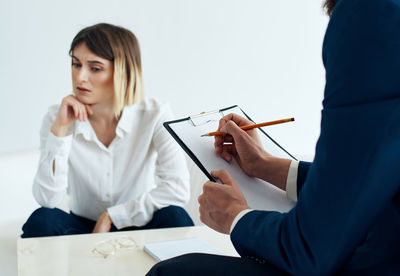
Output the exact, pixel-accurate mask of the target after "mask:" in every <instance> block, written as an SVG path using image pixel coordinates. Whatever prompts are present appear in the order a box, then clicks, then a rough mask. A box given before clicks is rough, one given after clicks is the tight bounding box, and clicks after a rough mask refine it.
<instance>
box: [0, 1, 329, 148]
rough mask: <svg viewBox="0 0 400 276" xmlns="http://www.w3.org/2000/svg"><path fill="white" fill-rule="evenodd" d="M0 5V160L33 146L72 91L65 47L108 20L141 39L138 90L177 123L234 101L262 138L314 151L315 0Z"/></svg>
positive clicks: (318, 96)
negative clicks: (265, 125)
mask: <svg viewBox="0 0 400 276" xmlns="http://www.w3.org/2000/svg"><path fill="white" fill-rule="evenodd" d="M0 1H1V7H0V33H1V43H0V52H1V57H2V58H1V65H0V84H1V105H0V106H1V108H0V120H1V121H0V126H1V132H0V153H1V152H3V153H4V152H11V151H16V150H24V149H31V148H37V147H38V145H39V135H38V132H39V128H40V124H41V120H42V117H43V115H44V114H45V112H46V111H47V108H48V106H50V105H52V104H54V103H59V102H60V101H61V99H62V97H63V96H65V95H67V94H69V93H70V92H71V80H70V58H69V56H68V50H69V44H70V42H71V40H72V38H73V37H74V35H75V34H76V33H77V32H78V31H79V30H80V29H82V28H83V27H86V26H88V25H92V24H95V23H99V22H108V23H113V24H117V25H121V26H123V27H126V28H129V29H131V30H132V31H133V32H134V33H135V34H136V35H137V37H138V39H139V41H140V44H141V49H142V60H143V71H144V82H145V93H146V95H147V96H150V97H156V98H158V99H160V100H162V101H168V102H170V104H171V106H172V108H173V110H174V112H175V114H176V116H177V117H182V116H188V115H190V114H195V113H199V112H201V111H209V110H214V109H217V108H222V107H226V106H229V105H233V104H239V105H240V106H241V107H242V108H243V109H244V110H245V111H247V112H248V114H249V115H250V116H252V117H253V119H255V120H256V121H267V120H274V119H280V118H284V117H291V116H293V117H295V118H296V122H295V123H291V124H290V125H289V124H286V125H280V126H274V127H270V128H269V129H268V131H269V133H270V134H271V135H272V136H273V137H274V138H276V139H277V140H278V141H279V142H280V143H281V144H282V145H283V146H284V147H286V148H287V149H288V150H289V151H290V152H293V153H298V154H310V153H313V152H314V147H315V142H316V139H317V137H318V134H319V121H320V109H321V100H322V95H323V86H324V71H323V66H322V61H321V46H322V40H323V34H324V31H325V28H326V24H327V20H328V19H327V18H326V16H325V15H324V14H323V12H322V9H321V1H315V0H304V1H298V0H247V1H245V0H201V1H200V0H197V1H194V0H146V1H144V0H142V1H140V0H127V1H122V0H121V1H116V0H115V1H106V0H93V1H83V0H79V1H78V0H69V1H54V0H41V1H29V0H19V1H5V0H0Z"/></svg>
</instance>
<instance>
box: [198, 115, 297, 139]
mask: <svg viewBox="0 0 400 276" xmlns="http://www.w3.org/2000/svg"><path fill="white" fill-rule="evenodd" d="M293 121H294V118H288V119H282V120H276V121H271V122H265V123H260V124H254V125H248V126H242V127H240V128H241V129H243V130H249V129H253V128H259V127H265V126H272V125H277V124H283V123H288V122H293ZM225 134H226V133H225V132H222V131H214V132H210V133H206V134H203V135H201V137H203V136H216V135H225Z"/></svg>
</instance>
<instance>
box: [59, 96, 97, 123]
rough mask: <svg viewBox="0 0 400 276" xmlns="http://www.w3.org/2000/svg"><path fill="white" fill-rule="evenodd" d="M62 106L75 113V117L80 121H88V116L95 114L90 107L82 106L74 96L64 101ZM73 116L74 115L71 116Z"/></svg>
mask: <svg viewBox="0 0 400 276" xmlns="http://www.w3.org/2000/svg"><path fill="white" fill-rule="evenodd" d="M62 105H64V106H65V107H66V108H67V109H70V110H71V111H72V112H73V117H74V118H75V119H76V120H79V121H86V120H87V119H88V115H92V114H93V110H92V108H91V107H90V106H89V105H86V104H82V103H81V102H80V101H78V100H77V99H76V97H75V96H74V95H69V96H67V97H65V98H64V99H63V102H62ZM71 115H72V114H71Z"/></svg>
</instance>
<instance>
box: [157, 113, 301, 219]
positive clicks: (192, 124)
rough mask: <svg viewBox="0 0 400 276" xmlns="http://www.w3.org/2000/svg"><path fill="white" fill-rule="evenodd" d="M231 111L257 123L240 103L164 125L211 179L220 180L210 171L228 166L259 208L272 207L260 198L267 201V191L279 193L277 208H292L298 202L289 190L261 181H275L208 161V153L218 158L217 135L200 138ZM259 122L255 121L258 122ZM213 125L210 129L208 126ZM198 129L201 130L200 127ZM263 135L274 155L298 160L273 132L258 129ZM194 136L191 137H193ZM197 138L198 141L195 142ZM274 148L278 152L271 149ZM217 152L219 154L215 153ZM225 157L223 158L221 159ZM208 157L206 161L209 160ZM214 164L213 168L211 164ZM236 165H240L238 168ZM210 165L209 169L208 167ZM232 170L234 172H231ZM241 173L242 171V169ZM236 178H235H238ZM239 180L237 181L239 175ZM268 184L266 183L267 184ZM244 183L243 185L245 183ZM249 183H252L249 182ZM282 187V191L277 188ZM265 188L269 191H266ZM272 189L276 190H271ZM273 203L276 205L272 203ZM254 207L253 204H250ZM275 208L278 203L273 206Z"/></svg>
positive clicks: (246, 194)
mask: <svg viewBox="0 0 400 276" xmlns="http://www.w3.org/2000/svg"><path fill="white" fill-rule="evenodd" d="M229 113H237V114H238V115H241V116H242V117H246V118H247V119H248V120H250V121H252V122H254V121H253V120H252V119H251V118H250V116H249V115H247V113H246V112H244V111H243V110H242V109H241V108H240V107H239V106H238V105H234V106H230V107H226V108H222V109H219V110H215V111H210V112H202V113H200V114H198V115H193V116H189V117H186V118H183V119H178V120H173V121H168V122H164V124H163V125H164V127H165V128H166V130H167V131H168V132H169V133H170V134H171V136H172V137H173V138H174V139H175V140H176V142H177V143H178V144H179V145H180V146H181V147H182V149H183V150H184V151H185V152H186V154H187V155H188V156H189V157H190V158H191V159H192V160H193V162H194V163H195V164H196V165H197V166H198V167H199V168H200V170H201V171H202V172H203V173H204V174H205V175H206V176H207V178H208V179H209V180H211V181H216V180H215V179H214V178H213V177H212V176H211V174H210V171H211V170H219V169H222V168H221V166H228V167H226V168H224V169H227V170H228V172H230V173H231V175H232V176H233V174H232V173H237V174H238V175H239V176H240V177H239V179H241V180H242V182H244V183H239V186H240V187H241V189H242V191H243V193H244V194H245V197H246V199H247V200H248V203H249V204H250V203H251V202H249V198H250V199H251V200H253V205H255V207H256V208H257V207H258V209H268V208H269V209H271V208H270V207H271V206H268V204H260V201H263V199H264V198H263V197H262V196H260V195H257V193H259V194H265V196H266V197H268V193H277V195H276V196H271V197H272V199H271V200H273V201H276V202H277V204H276V206H278V207H277V208H276V210H277V211H288V210H289V209H290V208H291V207H293V205H294V203H293V202H292V201H290V200H288V199H287V198H286V195H285V193H282V191H281V190H279V189H278V188H276V187H275V186H273V187H265V188H262V189H261V188H260V187H259V186H260V183H261V182H262V183H261V185H266V186H268V185H269V186H272V185H271V184H269V183H267V182H264V181H262V180H258V179H257V180H255V179H253V178H250V177H249V176H247V175H245V174H244V172H242V171H241V169H240V168H238V165H237V164H233V165H232V166H231V165H224V164H225V163H226V162H225V161H223V162H222V161H220V162H221V163H219V164H218V165H215V167H213V164H206V163H208V160H207V157H206V158H205V157H204V156H210V157H211V158H210V160H214V161H216V159H217V158H216V157H215V156H212V154H215V150H214V149H213V144H214V138H213V137H202V138H200V136H201V134H204V133H208V132H211V131H215V130H216V129H217V127H218V124H217V123H218V122H219V119H220V118H222V117H223V116H224V115H227V114H229ZM254 123H255V122H254ZM208 127H209V128H208ZM197 128H198V129H197ZM191 131H193V134H188V135H187V133H188V132H191ZM258 131H259V134H260V138H261V140H262V141H264V142H265V143H267V145H268V148H266V150H267V151H269V152H270V153H271V154H273V155H275V156H278V157H285V158H289V159H293V160H297V159H296V158H295V157H294V156H293V155H292V154H290V153H289V152H288V151H287V150H285V149H284V148H283V147H282V146H281V145H279V144H278V142H276V140H274V139H273V138H272V137H271V136H270V135H268V134H267V133H266V132H265V131H264V130H263V129H261V128H259V129H258ZM190 135H191V136H190ZM192 140H196V141H194V142H193V141H192ZM199 143H203V146H204V150H203V148H202V145H199ZM271 149H273V150H274V151H275V154H274V152H271ZM215 155H216V154H215ZM219 159H220V160H222V159H221V158H219ZM205 160H206V161H205ZM218 162H219V161H218ZM210 166H211V167H210ZM234 166H236V167H235V168H234ZM207 167H208V169H207ZM230 170H231V171H230ZM239 170H240V171H241V172H238V171H239ZM234 178H235V177H234ZM235 180H237V179H236V178H235ZM255 181H258V182H257V183H256V184H254V183H247V182H255ZM265 183H266V184H265ZM241 184H242V186H241ZM247 184H248V185H247ZM276 189H278V190H279V191H275V190H276ZM264 190H265V191H264ZM271 191H272V192H271ZM272 205H273V204H272ZM250 206H251V207H253V206H252V205H251V204H250ZM272 207H273V208H272V209H274V207H275V206H272Z"/></svg>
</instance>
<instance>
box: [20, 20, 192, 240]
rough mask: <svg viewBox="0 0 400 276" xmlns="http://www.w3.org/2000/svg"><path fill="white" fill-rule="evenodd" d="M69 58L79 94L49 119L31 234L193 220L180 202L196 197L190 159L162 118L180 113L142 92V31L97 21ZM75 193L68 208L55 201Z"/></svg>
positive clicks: (85, 31)
mask: <svg viewBox="0 0 400 276" xmlns="http://www.w3.org/2000/svg"><path fill="white" fill-rule="evenodd" d="M70 56H71V58H72V83H73V91H74V94H73V95H69V96H67V97H65V98H64V99H63V100H62V102H61V105H59V106H53V107H50V109H49V112H48V113H47V115H46V116H45V118H44V120H43V124H42V127H41V131H40V138H41V139H40V141H41V146H40V150H41V157H40V161H39V168H38V171H37V174H36V177H35V180H34V183H33V195H34V197H35V199H36V201H37V202H38V203H39V204H40V205H41V206H43V207H41V208H39V209H37V210H36V211H35V212H34V213H33V214H32V215H31V216H30V217H29V219H28V221H27V222H26V223H25V224H24V226H23V235H22V237H24V238H25V237H39V236H53V235H67V234H83V233H91V232H108V231H115V230H121V229H123V230H128V229H132V230H133V229H149V228H161V227H178V226H191V225H193V222H192V220H191V219H190V217H189V216H188V214H187V213H186V212H185V211H184V210H183V208H182V207H178V206H182V205H184V204H185V203H186V202H187V200H188V199H189V195H190V193H189V175H188V172H187V168H186V164H185V160H184V157H183V155H182V153H181V152H180V149H179V148H178V146H177V145H176V143H175V142H174V141H173V140H172V138H171V137H170V136H169V135H168V133H167V132H166V131H165V130H164V128H163V126H162V123H163V122H164V121H167V120H169V119H171V112H170V110H169V108H168V106H166V105H164V104H160V103H159V102H157V101H155V100H144V99H143V89H142V75H141V74H142V73H141V59H140V50H139V44H138V41H137V39H136V37H135V36H134V35H133V33H132V32H130V31H129V30H126V29H124V28H121V27H117V26H113V25H110V24H97V25H94V26H90V27H87V28H85V29H83V30H81V31H80V32H79V33H78V34H77V35H76V36H75V38H74V39H73V41H72V44H71V48H70ZM155 175H156V176H157V177H158V178H159V181H157V184H156V181H155ZM67 193H68V195H69V208H70V210H71V212H70V213H69V214H68V213H65V212H64V211H62V210H59V209H56V208H55V207H56V206H57V205H58V204H60V203H61V202H62V201H63V199H64V197H65V195H66V194H67Z"/></svg>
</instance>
